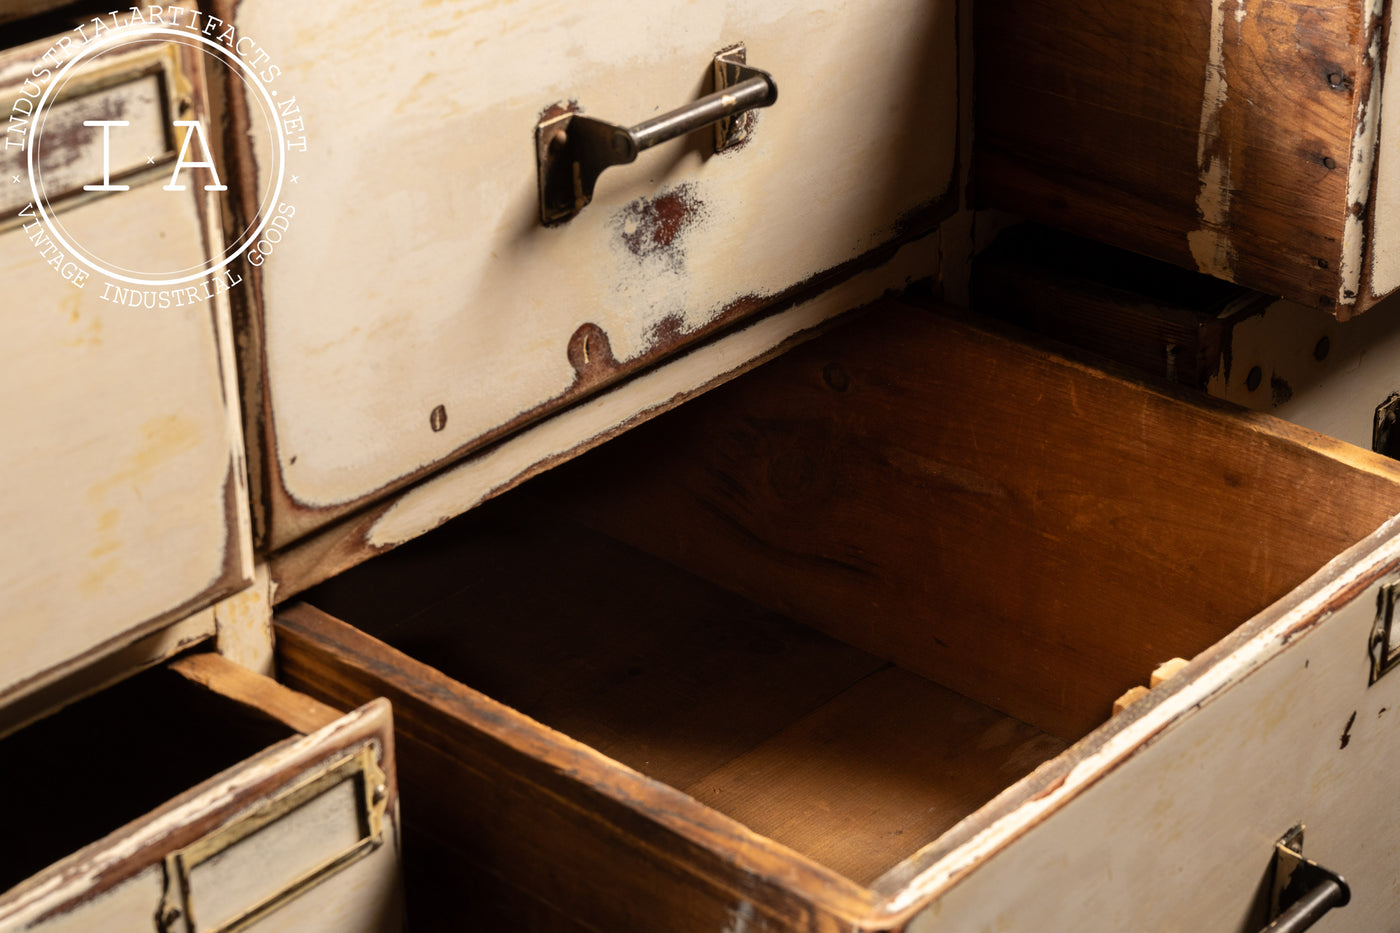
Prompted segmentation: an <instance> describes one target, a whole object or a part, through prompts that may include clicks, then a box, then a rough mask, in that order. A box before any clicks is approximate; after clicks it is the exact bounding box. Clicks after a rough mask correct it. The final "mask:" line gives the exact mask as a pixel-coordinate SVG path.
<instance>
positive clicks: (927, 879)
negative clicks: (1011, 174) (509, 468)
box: [278, 306, 1400, 933]
mask: <svg viewBox="0 0 1400 933" xmlns="http://www.w3.org/2000/svg"><path fill="white" fill-rule="evenodd" d="M1176 391H1177V390H1172V389H1169V388H1161V389H1158V388H1149V387H1146V386H1143V385H1141V384H1139V383H1136V382H1132V381H1128V380H1125V379H1122V378H1119V377H1116V376H1113V375H1110V374H1106V373H1104V372H1102V371H1100V370H1096V369H1093V368H1089V367H1087V366H1083V365H1080V364H1078V363H1075V362H1073V361H1070V360H1066V359H1063V358H1060V357H1057V356H1053V355H1050V354H1048V353H1046V352H1043V351H1042V350H1039V349H1037V348H1034V347H1030V346H1026V345H1024V344H1021V343H1019V342H1016V341H1014V340H1011V339H1008V338H1005V337H1001V336H997V335H994V334H991V333H987V332H984V331H981V330H977V329H974V328H973V327H971V326H969V325H966V324H963V323H959V322H956V321H954V320H951V319H948V318H944V317H940V316H937V315H935V314H933V313H931V312H928V311H923V310H917V309H910V308H905V307H899V306H893V307H885V308H882V309H881V310H880V311H879V312H878V313H877V312H874V311H872V312H870V313H869V314H867V315H865V316H863V317H861V318H859V319H858V320H856V321H855V322H853V323H851V324H849V325H848V326H845V327H842V328H839V329H837V330H835V331H833V332H832V333H831V334H829V335H827V336H825V337H822V338H820V339H818V340H816V341H814V342H812V343H810V344H808V345H806V346H804V347H801V348H798V349H797V350H794V351H792V352H791V353H789V354H787V355H786V356H785V357H783V358H782V359H781V360H779V361H776V362H774V363H771V364H769V365H767V366H765V367H763V368H761V369H759V370H758V371H756V372H754V373H752V374H750V375H748V376H746V377H745V378H743V379H741V380H738V381H736V382H734V383H733V384H731V385H730V386H727V387H724V388H723V389H719V390H716V391H715V392H713V393H711V394H710V395H709V396H707V397H706V398H705V399H702V400H697V401H696V402H693V403H691V404H690V405H687V406H686V407H685V408H683V409H681V410H680V411H677V412H674V413H672V414H670V415H668V416H667V417H666V418H662V419H659V420H658V421H657V422H655V423H654V424H652V425H649V426H647V427H646V428H642V429H639V430H637V431H635V432H632V433H631V434H630V435H629V436H628V437H626V438H621V439H618V440H617V441H615V442H613V443H612V444H609V445H608V446H607V447H605V448H603V449H601V450H599V451H596V452H594V453H593V454H591V455H589V456H588V457H585V458H581V459H580V460H579V461H577V462H576V463H574V464H571V465H570V466H568V467H563V468H561V469H560V470H559V471H556V472H555V473H554V474H551V475H550V476H547V477H543V478H541V480H537V481H535V482H534V483H533V484H531V485H530V486H527V487H525V488H524V489H522V490H520V491H519V493H517V494H512V495H511V496H507V497H502V498H501V499H498V500H497V501H495V502H493V503H489V504H487V505H486V506H483V507H482V508H480V509H478V510H476V511H475V512H473V513H472V514H470V515H468V516H466V517H464V518H462V519H459V520H458V521H456V522H454V523H451V524H449V525H448V526H446V527H445V528H443V529H441V530H439V531H438V532H435V533H433V534H432V535H429V536H427V537H425V538H423V539H420V540H419V541H417V542H414V543H412V544H409V545H406V546H404V547H403V548H401V549H400V550H398V551H396V552H394V553H391V554H389V555H386V556H383V557H380V558H377V559H375V560H373V561H370V562H368V563H366V564H365V565H363V566H362V567H360V568H358V569H357V570H355V571H352V572H350V573H348V574H345V575H343V576H341V577H339V578H337V579H335V580H332V581H329V582H328V583H326V584H323V585H322V586H321V587H319V588H317V589H315V590H312V591H310V592H309V593H308V594H307V602H306V603H304V604H300V605H297V606H294V607H290V608H286V609H284V610H283V611H282V612H281V615H280V621H279V628H278V650H279V661H280V664H281V671H282V673H283V675H284V677H285V678H286V679H287V681H288V682H289V683H290V684H292V685H294V686H296V687H297V688H298V689H302V690H306V691H308V692H310V693H312V694H313V695H315V696H318V697H320V698H322V699H324V700H326V701H327V702H330V703H333V704H339V705H345V706H351V705H354V704H356V703H359V702H361V701H362V698H365V697H372V696H379V695H384V696H387V697H389V698H390V699H391V701H392V702H393V703H394V705H395V715H396V722H397V724H398V725H397V728H398V730H399V734H398V741H399V748H400V752H401V775H402V779H403V782H404V787H405V794H406V797H407V799H408V800H409V801H410V806H409V809H408V811H407V813H408V818H409V821H410V822H409V832H410V833H412V834H414V836H413V840H415V841H416V843H417V845H418V846H419V851H422V852H430V853H432V857H431V858H430V859H428V862H429V864H428V866H427V867H426V868H425V871H428V872H429V873H431V874H432V875H433V876H434V877H436V878H438V879H439V883H440V884H450V885H451V886H452V887H451V890H454V891H455V890H469V891H472V892H473V896H472V897H471V898H469V899H467V902H466V903H462V902H460V901H459V902H456V903H451V904H443V903H436V902H433V901H431V900H430V899H429V900H426V901H422V902H419V903H418V906H417V908H416V909H417V910H418V911H419V916H418V917H417V918H415V919H416V920H423V921H424V922H425V923H426V924H428V925H430V926H431V925H432V924H433V923H434V922H435V923H437V924H440V925H441V926H442V927H444V928H457V927H459V926H460V925H461V924H462V923H463V922H464V920H463V918H462V916H461V914H473V915H476V919H475V923H476V924H477V925H484V924H486V923H488V922H491V923H500V924H503V925H509V924H510V923H514V924H515V925H516V926H517V927H524V928H528V929H571V930H573V929H588V930H600V931H601V930H606V931H613V930H651V929H661V928H664V929H667V930H676V931H688V930H695V931H714V930H720V929H727V930H750V931H752V930H804V931H816V930H822V931H825V930H894V929H909V930H919V931H923V930H959V931H979V930H989V931H990V930H993V929H998V930H1032V929H1033V930H1064V931H1082V930H1084V929H1086V928H1089V929H1104V930H1119V929H1140V928H1155V927H1156V925H1158V924H1160V923H1162V922H1169V923H1170V924H1172V925H1173V926H1172V928H1179V929H1190V930H1202V931H1208V930H1219V931H1232V933H1235V931H1239V930H1248V929H1251V927H1249V926H1248V925H1247V923H1250V922H1252V923H1254V924H1255V926H1256V927H1259V928H1262V926H1263V924H1264V917H1263V913H1264V911H1265V909H1266V908H1265V905H1263V904H1262V903H1261V902H1260V896H1259V892H1260V891H1261V890H1262V889H1263V888H1264V887H1267V885H1265V883H1264V881H1265V878H1266V875H1267V874H1268V873H1269V871H1270V866H1271V863H1272V858H1273V852H1274V844H1275V842H1276V840H1278V839H1280V838H1281V837H1282V836H1283V835H1284V834H1285V832H1287V831H1288V830H1289V829H1290V828H1291V827H1293V826H1294V825H1295V824H1300V823H1301V824H1305V825H1306V842H1305V846H1304V854H1305V855H1307V856H1313V857H1317V858H1319V859H1322V860H1323V861H1324V862H1325V863H1327V864H1328V865H1329V866H1330V867H1332V868H1333V869H1335V870H1337V871H1340V872H1342V873H1343V874H1344V875H1345V876H1346V877H1347V878H1348V879H1350V881H1351V883H1352V889H1353V891H1354V894H1355V899H1354V901H1353V903H1352V904H1351V905H1350V906H1348V907H1346V908H1344V909H1343V910H1341V911H1340V912H1338V913H1337V914H1336V917H1337V919H1336V920H1335V921H1329V922H1332V923H1333V924H1334V926H1333V929H1356V930H1370V929H1377V928H1379V927H1380V926H1381V925H1382V921H1381V918H1382V917H1388V916H1391V915H1393V911H1394V909H1395V907H1396V904H1395V894H1394V891H1393V888H1392V885H1391V883H1390V879H1391V878H1393V877H1394V876H1395V874H1396V873H1397V872H1398V871H1400V864H1397V863H1396V859H1395V858H1394V856H1393V853H1389V852H1388V851H1387V850H1386V845H1387V843H1386V840H1387V839H1389V838H1392V832H1393V829H1394V828H1393V827H1392V825H1391V823H1392V821H1393V819H1394V817H1393V816H1392V814H1391V812H1390V810H1389V809H1387V808H1385V807H1377V806H1371V805H1370V804H1368V803H1364V802H1363V801H1369V800H1372V799H1373V796H1374V795H1373V792H1374V787H1375V786H1376V784H1375V782H1376V781H1378V780H1380V779H1381V776H1383V775H1385V774H1388V773H1390V772H1391V770H1392V769H1393V768H1394V767H1396V765H1397V764H1400V742H1397V741H1396V740H1395V739H1394V737H1393V735H1392V734H1391V733H1390V731H1389V730H1390V729H1391V718H1390V716H1393V713H1390V716H1388V715H1387V711H1393V710H1396V709H1400V705H1398V704H1400V677H1397V676H1395V675H1390V676H1382V677H1380V678H1379V679H1378V680H1377V682H1376V683H1375V685H1374V686H1369V685H1368V684H1369V681H1370V674H1371V666H1370V665H1371V662H1370V659H1369V657H1368V650H1370V648H1369V646H1371V645H1372V643H1373V631H1372V626H1373V623H1374V622H1375V621H1376V619H1377V615H1376V613H1377V608H1376V607H1377V591H1378V587H1384V586H1389V583H1390V581H1392V580H1394V579H1396V577H1395V576H1394V575H1395V573H1396V572H1397V570H1400V543H1397V540H1395V539H1393V538H1392V536H1393V535H1395V534H1396V532H1397V530H1400V528H1397V526H1396V525H1394V524H1391V525H1386V526H1384V527H1383V528H1382V529H1381V530H1380V531H1379V532H1376V529H1377V528H1378V526H1381V525H1382V523H1383V522H1384V521H1385V520H1386V518H1387V517H1388V516H1389V515H1390V514H1391V513H1393V512H1395V511H1396V510H1397V509H1398V508H1400V467H1397V465H1395V464H1394V463H1392V462H1391V461H1388V460H1386V459H1384V458H1381V457H1378V456H1375V455H1373V454H1371V453H1369V452H1367V451H1363V450H1358V449H1355V448H1352V447H1349V446H1347V445H1345V444H1341V443H1339V442H1335V441H1331V440H1329V439H1327V438H1324V437H1321V436H1319V435H1315V434H1312V433H1310V432H1307V431H1304V430H1301V429H1298V428H1295V427H1293V426H1291V425H1288V424H1286V423H1284V422H1280V421H1278V420H1276V419H1273V418H1271V417H1268V416H1266V415H1260V414H1256V413H1251V412H1240V411H1238V410H1236V409H1234V408H1233V407H1227V406H1223V405H1220V404H1218V403H1214V404H1194V403H1191V402H1188V401H1185V400H1184V398H1185V396H1182V395H1178V394H1175V393H1176ZM574 519H584V520H586V521H587V523H588V524H587V525H584V524H580V523H578V522H576V521H574ZM599 529H601V531H600V530H599ZM604 531H606V532H607V535H611V536H612V537H609V536H607V535H605V534H604V533H603V532H604ZM1373 532H1375V533H1374V534H1372V533H1373ZM1367 535H1371V537H1370V538H1367ZM1363 539H1364V540H1363ZM623 541H625V542H627V543H622V542H623ZM1357 542H1362V543H1360V544H1357ZM1354 544H1355V545H1356V546H1355V547H1351V546H1352V545H1354ZM1349 547H1351V549H1350V550H1347V549H1348V548H1349ZM1342 552H1345V553H1344V555H1343V556H1342V557H1340V558H1338V559H1336V560H1333V557H1334V556H1335V555H1337V554H1339V553H1342ZM1329 561H1330V563H1329ZM682 568H684V569H682ZM706 581H709V582H706ZM715 584H719V585H720V586H722V587H724V589H719V588H717V587H716V586H715ZM1386 604H1387V603H1386V602H1384V601H1382V605H1383V606H1384V605H1386ZM341 620H344V621H341ZM1382 640H1383V639H1382ZM1387 651H1388V649H1387ZM1172 657H1183V658H1190V659H1192V660H1191V662H1190V664H1189V665H1188V666H1187V667H1186V669H1185V671H1184V672H1183V673H1181V674H1179V675H1177V676H1176V677H1174V678H1172V679H1171V680H1168V681H1167V682H1166V683H1165V684H1164V685H1162V686H1160V687H1158V688H1157V689H1155V690H1154V691H1152V692H1151V693H1150V694H1148V697H1147V698H1146V699H1144V700H1141V701H1139V702H1138V703H1135V704H1133V705H1132V706H1130V707H1128V709H1127V711H1126V712H1124V713H1123V714H1121V715H1118V716H1111V708H1112V704H1113V701H1114V698H1115V697H1117V696H1119V694H1121V693H1123V692H1124V691H1125V690H1127V689H1128V688H1130V687H1132V686H1133V685H1135V684H1142V683H1145V682H1146V681H1147V680H1148V678H1149V675H1150V674H1151V673H1152V671H1153V670H1154V668H1155V667H1156V666H1157V665H1158V664H1159V663H1161V662H1163V661H1165V660H1167V659H1169V658H1172ZM415 821H416V822H415ZM414 909H415V907H414V905H413V904H411V905H410V911H411V913H412V911H413V910H414ZM1086 911H1088V913H1087V914H1086ZM1086 916H1087V917H1090V918H1092V922H1089V921H1086ZM512 918H513V919H512ZM1164 918H1169V919H1168V920H1165V921H1164ZM1086 923H1087V924H1088V925H1087V926H1086Z"/></svg>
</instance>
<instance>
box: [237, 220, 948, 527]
mask: <svg viewBox="0 0 1400 933" xmlns="http://www.w3.org/2000/svg"><path fill="white" fill-rule="evenodd" d="M955 201H956V199H955V198H952V197H949V196H945V197H943V198H941V199H939V200H937V201H934V202H932V203H930V204H926V205H921V206H920V207H918V208H916V209H915V210H914V211H911V212H910V215H909V216H907V217H904V218H900V219H899V220H898V221H896V222H895V223H894V224H892V225H891V229H892V231H893V234H892V236H891V238H890V239H889V240H887V241H886V242H884V243H881V244H880V245H878V246H876V247H874V248H873V249H871V250H869V251H867V252H865V253H862V254H861V255H860V256H858V257H856V258H854V259H850V260H847V261H845V262H843V263H841V264H840V265H838V266H835V267H833V268H830V269H823V270H820V271H818V272H815V273H813V274H812V276H811V277H809V278H808V279H806V280H804V281H802V282H799V283H796V284H794V285H792V286H789V287H788V288H785V289H783V290H782V291H780V292H778V293H776V294H771V295H746V296H742V297H739V298H737V299H735V300H734V301H732V302H731V303H730V304H729V305H727V306H725V307H724V308H723V309H720V310H719V311H718V313H717V314H716V315H715V317H714V318H713V320H712V321H711V322H710V323H708V324H705V325H703V326H702V327H700V328H698V329H696V330H695V331H691V332H687V333H685V334H683V335H681V336H680V337H678V338H677V339H676V340H675V341H674V342H673V343H672V344H671V345H666V346H661V347H658V348H655V349H653V350H649V351H647V352H646V353H644V354H642V355H641V356H639V357H637V358H635V359H631V360H627V361H623V362H620V363H618V364H617V365H616V368H615V369H614V370H612V371H611V372H609V373H608V374H607V375H606V376H605V377H603V378H600V379H597V380H589V381H586V382H584V383H582V384H578V383H576V384H575V386H573V387H571V388H570V389H568V390H566V391H565V392H564V393H563V394H561V395H559V396H557V397H554V398H550V399H546V400H544V401H542V402H540V403H538V404H537V405H535V406H534V407H532V408H530V409H528V410H526V411H523V412H521V413H520V414H519V415H517V416H516V417H514V418H512V419H511V420H510V421H508V422H506V423H505V424H502V425H501V426H499V427H497V428H495V429H492V430H491V431H488V432H487V433H485V434H483V435H480V436H478V437H474V438H471V439H469V440H467V441H464V442H463V443H462V444H461V445H459V446H458V447H457V448H456V449H454V450H453V451H452V452H451V453H449V454H447V455H446V456H444V457H442V458H440V459H438V460H435V461H433V462H431V463H427V464H424V465H422V466H420V467H418V468H417V469H414V470H412V471H410V472H409V473H406V474H404V475H402V476H399V477H397V478H395V479H394V480H392V481H390V482H387V483H385V484H383V485H381V486H379V487H377V488H375V489H371V490H369V491H367V492H365V493H363V494H361V495H359V496H357V497H355V498H354V499H352V500H349V501H346V502H340V503H335V504H331V505H308V504H306V503H303V502H301V501H299V500H297V498H296V497H295V495H294V494H293V493H291V492H290V491H289V490H288V489H287V488H286V485H285V483H284V481H283V477H282V471H281V461H280V459H279V457H278V454H277V450H278V439H277V438H278V436H277V413H276V411H275V410H274V408H273V405H272V399H271V395H270V390H269V388H268V379H269V378H270V377H269V375H268V372H267V364H266V360H265V351H262V350H261V349H260V351H259V354H258V356H259V358H260V359H262V362H261V364H259V365H258V366H256V367H254V366H252V365H251V364H249V369H250V374H249V375H248V376H246V377H245V392H252V391H259V392H261V394H262V399H261V402H260V405H259V407H260V409H261V411H262V413H263V414H262V417H263V420H264V422H265V425H264V426H263V427H262V428H261V429H260V430H259V431H257V432H256V433H255V434H252V436H253V437H254V438H255V441H256V443H254V444H253V445H252V448H253V452H252V453H251V456H253V457H257V458H260V460H261V463H260V464H259V467H258V471H257V472H258V475H259V476H260V477H261V478H262V485H263V487H264V490H265V493H266V494H267V495H269V496H270V498H269V499H268V500H267V502H266V503H265V506H264V507H265V509H266V511H267V522H266V540H265V543H264V546H265V548H266V549H267V550H268V551H274V552H275V551H276V550H277V549H280V548H285V547H288V546H289V545H292V544H293V543H295V542H296V541H298V540H300V539H302V538H304V537H305V536H307V535H309V534H313V533H315V532H316V531H317V530H318V529H320V528H322V527H324V526H325V525H327V524H328V523H332V522H334V521H336V520H337V519H340V518H343V517H345V516H349V515H353V514H355V513H356V512H357V511H359V510H361V509H363V508H365V507H366V506H369V505H372V504H373V503H374V502H376V501H377V500H380V499H383V498H384V497H386V496H389V495H392V494H393V493H395V492H398V491H401V490H403V489H405V488H407V487H409V486H412V485H413V484H414V483H416V482H419V481H421V480H423V479H424V478H426V477H428V476H430V475H431V474H432V473H434V472H435V471H438V470H441V469H442V468H444V467H446V466H451V465H452V464H454V463H458V462H460V461H461V460H463V459H464V458H466V457H469V456H473V455H476V454H479V453H480V452H481V451H483V450H485V449H488V448H490V447H493V446H495V445H497V444H499V443H501V442H503V441H506V440H508V439H510V438H511V437H514V436H516V435H518V434H519V433H520V432H521V431H523V430H526V429H528V428H529V427H530V426H532V425H534V424H537V423H539V422H540V421H541V420H543V419H548V418H553V417H558V416H559V415H561V414H562V413H565V412H567V411H568V410H570V409H571V408H573V407H575V406H577V405H579V404H581V403H586V402H587V401H589V400H590V399H592V398H594V397H595V396H596V395H597V394H598V392H599V391H601V390H605V389H608V388H612V387H615V386H620V385H626V384H627V383H628V382H630V381H631V380H634V379H636V378H637V377H638V376H641V375H644V374H646V373H648V372H651V371H654V370H655V369H657V368H658V367H660V366H663V365H668V364H670V363H672V362H673V361H674V360H675V359H676V358H677V357H679V356H683V355H688V354H690V353H691V352H692V351H693V350H694V349H696V348H698V347H703V346H705V345H707V344H710V343H712V342H714V341H716V340H720V339H723V338H724V337H725V336H728V335H730V334H733V333H735V332H736V331H738V330H742V329H744V328H745V326H746V325H748V324H751V323H753V322H755V321H762V320H764V319H765V318H768V317H771V316H773V315H775V314H781V313H783V312H785V311H790V310H792V309H793V308H795V307H797V306H799V305H801V304H803V303H804V302H807V301H809V300H810V299H812V298H814V297H816V296H818V295H820V294H821V293H822V292H824V291H826V290H827V289H830V288H832V287H834V286H837V285H840V284H842V283H844V282H847V281H849V280H850V279H852V278H855V277H856V276H859V275H860V274H862V273H865V272H868V271H870V270H872V269H878V268H881V267H883V266H885V265H887V264H888V263H889V261H890V260H891V259H893V258H894V256H895V254H896V253H898V252H899V250H900V249H901V248H902V247H903V246H905V245H907V244H909V243H911V242H914V241H916V240H919V239H922V238H924V237H927V236H929V235H931V234H933V233H934V232H935V231H936V230H937V228H938V224H939V223H940V222H941V221H942V220H944V219H946V218H947V217H949V216H950V215H951V214H952V213H953V210H954V207H955ZM253 306H254V307H258V308H261V307H262V306H263V300H262V298H261V296H259V297H258V298H257V299H255V300H254V301H253ZM263 313H266V312H265V311H264V312H263ZM264 332H265V328H264V327H262V326H261V324H260V325H259V326H258V327H257V328H255V329H254V330H252V331H251V333H259V334H261V333H264ZM254 380H256V383H254ZM250 433H251V432H250Z"/></svg>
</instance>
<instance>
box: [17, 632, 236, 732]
mask: <svg viewBox="0 0 1400 933" xmlns="http://www.w3.org/2000/svg"><path fill="white" fill-rule="evenodd" d="M213 635H214V611H213V609H204V610H201V611H200V612H196V613H194V614H193V615H190V616H186V617H185V618H184V619H181V620H180V621H179V622H172V623H171V624H169V625H165V626H161V627H159V628H157V629H156V630H155V631H153V632H151V633H150V634H149V635H143V636H141V637H140V638H137V639H136V640H135V641H132V642H129V643H127V644H126V645H124V646H123V647H121V648H119V649H117V650H116V651H113V652H111V653H109V654H103V655H101V656H100V657H96V658H93V657H76V658H73V659H72V660H70V661H66V662H64V663H63V664H60V665H58V666H57V667H53V668H50V669H49V670H47V671H45V672H44V673H43V675H41V676H39V677H36V678H34V679H32V680H29V681H26V682H25V685H24V689H23V690H20V691H15V692H13V693H11V694H10V695H8V696H6V698H5V704H4V706H3V707H0V737H3V736H5V735H8V734H9V733H11V732H13V731H15V730H16V729H19V728H22V727H23V726H25V725H27V724H28V723H30V722H34V721H35V720H38V719H41V718H42V717H44V716H47V715H49V714H50V713H54V712H57V711H58V710H59V709H61V708H63V707H64V706H67V705H69V704H70V703H76V702H77V701H78V700H81V699H82V698H83V697H85V696H91V695H92V694H94V693H96V692H98V691H99V690H102V689H104V688H105V687H108V686H110V685H111V684H114V683H116V682H117V681H119V680H122V679H124V678H126V677H128V676H130V675H131V674H132V673H133V672H135V671H139V670H143V669H144V668H148V667H152V666H154V665H156V664H159V663H160V662H161V661H164V660H166V659H168V658H171V657H173V656H174V655H176V654H179V653H180V652H182V651H186V650H188V649H189V648H192V647H194V646H195V645H197V644H199V643H200V642H202V641H204V640H206V639H208V638H211V637H212V636H213Z"/></svg>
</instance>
